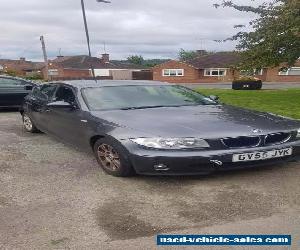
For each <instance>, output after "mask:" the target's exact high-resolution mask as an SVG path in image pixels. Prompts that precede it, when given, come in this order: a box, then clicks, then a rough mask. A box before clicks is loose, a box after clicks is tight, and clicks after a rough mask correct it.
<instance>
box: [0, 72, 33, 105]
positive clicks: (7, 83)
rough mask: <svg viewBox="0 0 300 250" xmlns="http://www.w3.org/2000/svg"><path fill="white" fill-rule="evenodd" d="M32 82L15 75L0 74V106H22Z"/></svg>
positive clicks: (31, 87)
mask: <svg viewBox="0 0 300 250" xmlns="http://www.w3.org/2000/svg"><path fill="white" fill-rule="evenodd" d="M34 86H35V84H34V83H32V82H30V81H26V80H24V79H21V78H17V77H10V76H2V75H1V76H0V108H18V107H21V106H22V103H23V101H24V97H25V96H27V95H28V94H29V93H30V92H31V90H32V89H33V87H34Z"/></svg>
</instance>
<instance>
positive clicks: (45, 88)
mask: <svg viewBox="0 0 300 250" xmlns="http://www.w3.org/2000/svg"><path fill="white" fill-rule="evenodd" d="M56 89H57V84H44V85H42V86H39V87H36V88H34V90H33V91H32V94H31V95H30V96H29V97H28V99H29V100H28V105H29V106H30V107H28V108H29V109H30V110H31V113H30V117H31V119H32V120H33V122H34V124H35V125H36V126H37V127H38V128H39V129H40V130H42V131H45V132H47V131H48V114H47V113H48V109H47V104H48V103H49V102H52V101H53V96H54V93H55V91H56Z"/></svg>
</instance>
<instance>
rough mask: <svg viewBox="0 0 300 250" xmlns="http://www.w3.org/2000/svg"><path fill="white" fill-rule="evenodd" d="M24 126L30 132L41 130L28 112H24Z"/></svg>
mask: <svg viewBox="0 0 300 250" xmlns="http://www.w3.org/2000/svg"><path fill="white" fill-rule="evenodd" d="M23 127H24V129H25V130H26V131H27V132H30V133H36V132H39V130H38V129H37V128H36V126H35V125H34V123H33V122H32V120H31V118H30V117H29V116H28V115H27V114H26V113H24V114H23Z"/></svg>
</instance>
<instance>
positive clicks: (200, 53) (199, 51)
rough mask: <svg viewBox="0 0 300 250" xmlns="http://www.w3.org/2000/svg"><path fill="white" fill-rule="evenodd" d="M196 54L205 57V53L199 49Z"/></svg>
mask: <svg viewBox="0 0 300 250" xmlns="http://www.w3.org/2000/svg"><path fill="white" fill-rule="evenodd" d="M197 54H198V56H204V55H207V52H206V50H204V49H199V50H197Z"/></svg>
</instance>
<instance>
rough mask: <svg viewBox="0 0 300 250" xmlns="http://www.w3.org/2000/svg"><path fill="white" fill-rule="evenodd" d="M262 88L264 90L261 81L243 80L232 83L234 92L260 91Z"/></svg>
mask: <svg viewBox="0 0 300 250" xmlns="http://www.w3.org/2000/svg"><path fill="white" fill-rule="evenodd" d="M261 88H262V81H261V80H256V79H251V78H243V79H239V80H234V81H233V82H232V89H234V90H258V89H261Z"/></svg>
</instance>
